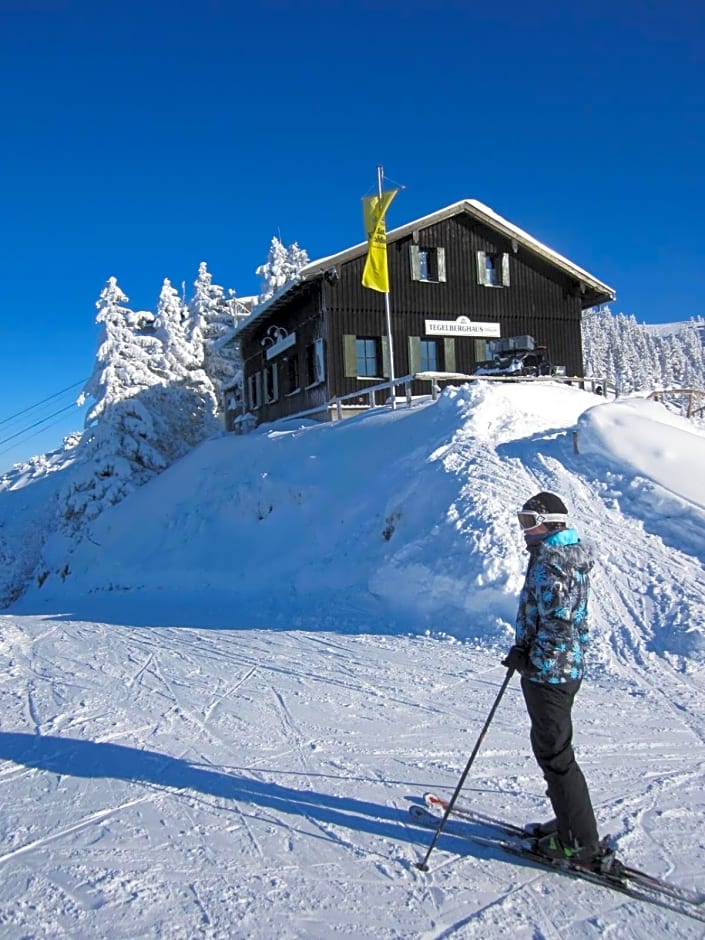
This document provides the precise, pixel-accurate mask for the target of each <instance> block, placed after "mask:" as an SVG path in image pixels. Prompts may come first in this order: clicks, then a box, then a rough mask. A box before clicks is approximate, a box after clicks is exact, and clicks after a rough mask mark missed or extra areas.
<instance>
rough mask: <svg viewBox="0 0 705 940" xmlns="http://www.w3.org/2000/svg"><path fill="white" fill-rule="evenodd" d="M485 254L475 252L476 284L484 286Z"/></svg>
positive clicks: (485, 274) (485, 271)
mask: <svg viewBox="0 0 705 940" xmlns="http://www.w3.org/2000/svg"><path fill="white" fill-rule="evenodd" d="M485 257H486V255H485V252H484V251H478V252H477V283H478V284H486V283H487V262H486V261H485Z"/></svg>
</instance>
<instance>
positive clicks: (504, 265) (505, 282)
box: [502, 251, 509, 287]
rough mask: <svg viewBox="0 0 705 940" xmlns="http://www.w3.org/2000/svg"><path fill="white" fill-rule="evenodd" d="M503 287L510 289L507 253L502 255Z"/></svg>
mask: <svg viewBox="0 0 705 940" xmlns="http://www.w3.org/2000/svg"><path fill="white" fill-rule="evenodd" d="M502 286H503V287H509V255H508V254H507V252H506V251H505V252H504V254H503V255H502Z"/></svg>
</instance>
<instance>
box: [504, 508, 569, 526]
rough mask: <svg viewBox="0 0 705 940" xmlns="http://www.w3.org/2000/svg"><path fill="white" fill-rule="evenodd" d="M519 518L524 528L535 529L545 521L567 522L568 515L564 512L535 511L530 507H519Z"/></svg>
mask: <svg viewBox="0 0 705 940" xmlns="http://www.w3.org/2000/svg"><path fill="white" fill-rule="evenodd" d="M517 519H518V520H519V525H520V526H521V527H522V529H535V528H536V526H539V525H543V523H544V522H563V523H565V522H567V521H568V516H567V515H566V514H565V513H564V512H533V511H532V510H530V509H518V510H517Z"/></svg>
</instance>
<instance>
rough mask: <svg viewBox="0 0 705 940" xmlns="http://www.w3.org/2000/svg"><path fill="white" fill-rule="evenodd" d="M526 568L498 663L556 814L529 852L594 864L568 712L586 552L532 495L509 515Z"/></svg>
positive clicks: (552, 505)
mask: <svg viewBox="0 0 705 940" xmlns="http://www.w3.org/2000/svg"><path fill="white" fill-rule="evenodd" d="M517 516H518V519H519V524H520V525H521V527H522V530H523V533H524V538H525V540H526V546H527V549H528V551H529V563H528V567H527V571H526V579H525V581H524V586H523V588H522V591H521V594H520V596H519V608H518V611H517V619H516V638H515V645H514V646H512V648H511V649H510V650H509V653H508V655H507V657H506V658H505V659H504V660H503V661H502V665H504V666H506V667H508V668H509V667H511V668H513V669H515V670H516V671H517V672H518V673H520V675H521V688H522V692H523V693H524V700H525V702H526V708H527V711H528V713H529V718H530V721H531V747H532V750H533V752H534V756H535V758H536V761H537V763H538V765H539V767H540V768H541V770H542V771H543V775H544V778H545V780H546V783H547V785H548V789H547V795H548V797H549V799H550V801H551V804H552V806H553V811H554V813H555V814H556V818H555V820H553V821H552V822H551V823H548V824H544V825H543V827H542V832H543V834H542V835H541V834H540V838H538V840H537V842H536V851H538V852H539V853H541V854H542V855H546V856H548V857H549V858H553V859H572V860H574V861H577V862H580V863H581V864H588V865H593V864H599V862H600V857H601V855H602V850H601V848H600V839H599V836H598V832H597V824H596V822H595V814H594V812H593V808H592V803H591V801H590V794H589V791H588V788H587V784H586V782H585V778H584V776H583V773H582V771H581V769H580V767H579V766H578V764H577V762H576V760H575V754H574V753H573V746H572V738H573V726H572V717H571V711H572V707H573V700H574V699H575V696H576V694H577V692H578V689H579V688H580V683H581V681H582V678H583V670H584V659H583V653H584V650H585V646H586V645H587V642H588V594H589V588H590V578H589V572H590V569H591V568H592V566H593V564H594V553H593V550H592V548H591V547H590V546H589V545H588V544H586V543H585V542H583V541H581V539H580V538H579V536H578V533H577V532H576V530H575V529H574V528H571V527H568V510H567V509H566V506H565V504H564V502H563V500H562V499H561V498H560V497H559V496H557V495H556V494H555V493H548V492H543V493H537V494H536V495H535V496H532V497H531V499H529V500H527V502H526V503H524V505H523V507H522V508H521V510H519V512H518V513H517Z"/></svg>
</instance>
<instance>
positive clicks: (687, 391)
mask: <svg viewBox="0 0 705 940" xmlns="http://www.w3.org/2000/svg"><path fill="white" fill-rule="evenodd" d="M686 395H687V397H688V410H687V414H686V417H688V418H692V417H694V416H695V415H699V414H702V413H704V412H705V389H702V388H664V389H660V390H659V391H657V392H652V393H651V394H650V395H649V398H651V399H653V401H660V400H661V399H662V398H683V396H686ZM697 398H701V399H703V404H702V405H700V406H699V407H698V408H694V407H693V403H694V401H695V400H696V399H697Z"/></svg>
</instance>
